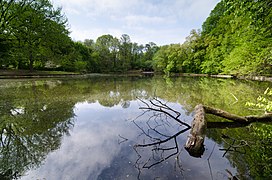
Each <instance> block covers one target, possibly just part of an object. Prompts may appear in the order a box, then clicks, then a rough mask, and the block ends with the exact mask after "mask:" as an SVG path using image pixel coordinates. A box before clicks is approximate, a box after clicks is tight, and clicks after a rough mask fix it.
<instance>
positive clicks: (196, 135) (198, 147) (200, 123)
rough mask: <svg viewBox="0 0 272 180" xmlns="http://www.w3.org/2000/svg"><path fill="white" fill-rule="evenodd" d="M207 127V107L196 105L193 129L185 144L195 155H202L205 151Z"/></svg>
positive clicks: (192, 154)
mask: <svg viewBox="0 0 272 180" xmlns="http://www.w3.org/2000/svg"><path fill="white" fill-rule="evenodd" d="M206 129H207V121H206V119H205V109H204V106H203V105H202V104H199V105H197V106H196V107H195V116H194V120H193V121H192V129H191V131H190V136H189V137H188V139H187V142H186V144H185V149H186V150H187V151H188V152H189V154H190V155H191V156H193V157H201V156H202V154H203V153H204V150H205V148H204V139H205V134H206Z"/></svg>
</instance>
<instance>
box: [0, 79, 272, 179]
mask: <svg viewBox="0 0 272 180" xmlns="http://www.w3.org/2000/svg"><path fill="white" fill-rule="evenodd" d="M267 87H271V83H269V82H256V81H241V80H230V79H213V78H206V77H174V78H163V77H157V76H154V77H122V76H116V77H114V76H90V77H86V78H65V79H24V80H0V133H1V134H0V135H1V137H0V140H1V145H0V147H1V150H0V156H1V159H0V179H12V178H13V179H22V180H26V179H35V180H36V179H48V180H49V179H50V180H60V179H65V180H70V179H71V180H73V179H86V180H94V179H99V180H108V179H118V180H119V179H228V178H233V177H234V176H235V177H237V178H239V179H269V178H271V172H272V167H271V166H272V159H271V154H272V145H271V144H272V139H271V138H272V133H271V129H272V125H271V124H263V123H252V124H250V125H248V126H246V127H228V126H225V127H220V128H219V127H209V128H208V129H207V132H206V138H205V142H204V144H205V151H204V154H203V155H202V156H201V158H196V157H192V156H190V155H189V153H188V152H187V151H186V150H185V149H184V144H185V143H186V140H187V137H188V135H189V133H190V130H188V128H187V129H186V127H185V126H184V125H181V124H180V123H179V122H177V121H175V120H174V119H173V118H171V117H170V116H169V115H167V114H165V113H162V112H159V111H153V110H150V109H146V107H148V106H152V107H153V105H152V103H154V104H155V105H157V106H155V107H158V108H157V110H158V109H160V108H159V106H165V107H168V108H169V109H170V110H171V111H170V114H175V113H180V116H179V119H180V120H181V121H182V122H184V123H187V124H189V125H191V121H192V119H193V115H194V107H195V106H196V105H197V104H200V103H201V104H205V105H208V106H212V107H215V108H220V109H223V110H225V111H228V112H231V113H234V114H238V115H241V116H244V115H250V114H262V113H263V112H260V111H256V110H252V109H249V108H248V107H246V106H245V103H246V102H255V101H256V98H257V97H258V96H259V95H261V94H263V92H264V91H265V89H266V88H267ZM169 109H168V110H169ZM207 119H208V121H209V122H214V121H216V122H221V121H224V120H223V119H220V118H218V117H215V116H212V115H208V116H207ZM173 135H177V136H176V137H174V138H169V137H171V136H173ZM158 141H161V142H160V143H157V144H156V142H158Z"/></svg>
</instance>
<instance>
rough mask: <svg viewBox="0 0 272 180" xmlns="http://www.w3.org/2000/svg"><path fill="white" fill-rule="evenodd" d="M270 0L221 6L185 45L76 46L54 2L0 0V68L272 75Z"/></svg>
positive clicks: (119, 42) (105, 39) (124, 41)
mask: <svg viewBox="0 0 272 180" xmlns="http://www.w3.org/2000/svg"><path fill="white" fill-rule="evenodd" d="M271 7H272V1H267V0H240V1H237V0H222V1H221V2H219V3H218V4H217V5H216V7H215V8H214V9H213V10H212V11H211V13H210V15H209V16H208V17H207V19H206V20H205V22H203V24H202V28H201V29H198V30H195V29H193V30H191V33H190V34H189V35H188V36H187V38H186V41H185V42H184V43H182V44H170V45H164V46H157V45H156V43H154V42H149V43H147V44H145V45H143V44H138V43H136V42H132V41H131V39H130V36H129V35H128V34H123V35H122V36H121V37H114V36H112V35H110V34H105V35H102V36H100V37H98V38H97V39H96V40H92V39H85V40H84V41H83V42H74V41H73V40H72V39H71V38H70V37H69V33H70V31H69V28H68V19H67V18H66V17H65V15H64V14H63V13H62V10H61V8H54V7H53V5H52V3H51V1H49V0H35V1H34V0H2V1H0V8H1V10H0V65H1V66H0V69H26V70H30V71H33V70H60V71H70V72H82V73H126V72H129V71H132V70H139V71H154V72H158V73H165V74H167V75H170V74H172V73H198V74H231V75H271V74H272V44H271V42H272V23H271V22H272V8H271Z"/></svg>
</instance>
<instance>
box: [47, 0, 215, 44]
mask: <svg viewBox="0 0 272 180" xmlns="http://www.w3.org/2000/svg"><path fill="white" fill-rule="evenodd" d="M52 1H53V4H54V6H55V7H62V12H63V13H64V14H65V15H66V17H67V18H68V23H69V25H68V27H69V29H70V31H71V34H70V36H71V38H72V39H73V40H74V41H84V40H85V39H92V40H96V39H97V38H98V37H99V36H102V35H105V34H111V35H112V36H114V37H117V38H120V37H121V36H122V34H128V35H129V36H130V39H131V41H132V42H136V43H138V44H147V43H149V42H154V43H156V44H157V45H166V44H172V43H183V42H184V41H185V38H186V37H187V36H188V35H189V34H190V31H191V30H192V29H200V28H201V25H202V23H203V22H204V21H205V20H206V18H207V17H208V16H209V14H210V12H211V10H212V9H213V8H214V7H215V5H216V4H217V3H218V2H219V1H220V0H52Z"/></svg>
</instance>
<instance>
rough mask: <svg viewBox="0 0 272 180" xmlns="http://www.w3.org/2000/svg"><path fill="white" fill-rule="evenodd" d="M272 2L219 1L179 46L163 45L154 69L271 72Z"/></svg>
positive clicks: (216, 72) (157, 55)
mask: <svg viewBox="0 0 272 180" xmlns="http://www.w3.org/2000/svg"><path fill="white" fill-rule="evenodd" d="M271 22H272V1H267V0H241V1H237V0H222V1H221V2H219V3H218V4H217V5H216V7H215V8H214V9H213V10H212V12H211V13H210V16H209V17H208V18H207V19H206V21H205V22H204V23H203V25H202V32H200V31H199V32H196V31H195V30H192V32H191V34H190V36H188V38H187V39H186V42H185V43H183V44H182V45H169V46H167V47H163V48H161V49H160V51H159V52H158V53H157V54H156V55H155V58H154V68H155V69H157V70H160V71H164V72H191V73H208V74H218V73H226V74H235V75H236V74H237V75H241V74H271V73H272V66H271V64H272V44H271V42H272V30H271V29H272V24H271ZM173 58H174V59H173Z"/></svg>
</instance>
